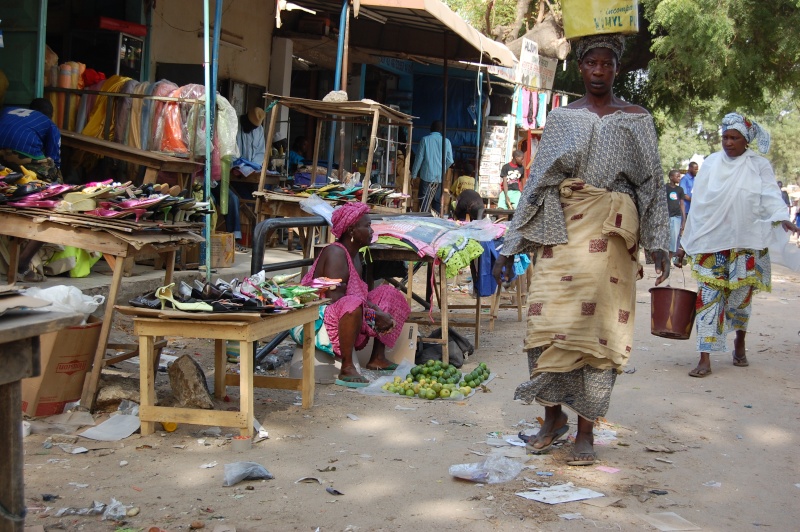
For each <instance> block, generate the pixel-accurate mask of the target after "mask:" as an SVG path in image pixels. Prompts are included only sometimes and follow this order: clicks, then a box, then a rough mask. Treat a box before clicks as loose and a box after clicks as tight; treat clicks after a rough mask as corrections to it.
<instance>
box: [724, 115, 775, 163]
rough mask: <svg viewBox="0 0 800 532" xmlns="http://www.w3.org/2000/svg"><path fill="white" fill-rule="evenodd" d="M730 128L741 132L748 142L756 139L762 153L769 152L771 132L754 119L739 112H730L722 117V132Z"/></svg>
mask: <svg viewBox="0 0 800 532" xmlns="http://www.w3.org/2000/svg"><path fill="white" fill-rule="evenodd" d="M729 129H735V130H736V131H738V132H739V133H741V134H742V136H743V137H744V139H745V140H746V141H747V143H748V144H750V143H751V142H753V141H756V145H757V146H758V151H760V152H761V153H767V152H768V151H769V144H770V135H769V132H768V131H767V130H766V129H764V128H763V127H761V126H760V125H758V124H757V123H756V122H754V121H753V120H750V119H749V118H746V117H744V116H742V115H740V114H738V113H728V114H726V115H725V118H723V119H722V132H723V133H725V132H726V131H727V130H729Z"/></svg>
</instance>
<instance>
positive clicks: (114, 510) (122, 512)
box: [103, 497, 131, 521]
mask: <svg viewBox="0 0 800 532" xmlns="http://www.w3.org/2000/svg"><path fill="white" fill-rule="evenodd" d="M128 508H131V507H130V506H125V505H124V504H122V503H121V502H119V501H118V500H117V499H115V498H114V497H111V503H110V504H109V505H108V506H106V511H105V512H103V521H106V520H108V519H110V520H112V521H121V520H122V519H124V518H125V517H127V514H128Z"/></svg>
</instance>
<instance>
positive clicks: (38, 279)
mask: <svg viewBox="0 0 800 532" xmlns="http://www.w3.org/2000/svg"><path fill="white" fill-rule="evenodd" d="M17 280H18V281H20V282H22V283H43V282H45V281H46V280H47V277H46V276H44V275H42V274H41V273H39V272H38V271H36V269H34V268H33V266H31V267H29V268H28V269H27V270H26V271H25V273H18V274H17Z"/></svg>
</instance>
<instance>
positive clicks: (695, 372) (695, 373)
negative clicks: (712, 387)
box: [689, 368, 711, 379]
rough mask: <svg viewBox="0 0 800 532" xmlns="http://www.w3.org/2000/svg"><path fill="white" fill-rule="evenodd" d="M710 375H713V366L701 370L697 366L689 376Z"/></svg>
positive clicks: (701, 377) (700, 376)
mask: <svg viewBox="0 0 800 532" xmlns="http://www.w3.org/2000/svg"><path fill="white" fill-rule="evenodd" d="M709 375H711V368H709V369H700V370H698V369H697V368H695V369H693V370H692V371H690V372H689V376H690V377H697V378H698V379H703V378H705V377H708V376H709Z"/></svg>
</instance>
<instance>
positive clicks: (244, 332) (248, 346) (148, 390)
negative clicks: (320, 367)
mask: <svg viewBox="0 0 800 532" xmlns="http://www.w3.org/2000/svg"><path fill="white" fill-rule="evenodd" d="M327 301H328V300H322V301H319V302H314V303H313V304H310V305H307V306H306V307H304V308H302V309H298V310H293V311H291V312H287V313H285V314H274V315H270V316H266V317H262V316H260V315H258V314H244V313H239V314H227V315H225V314H218V315H213V314H209V315H204V316H203V317H205V318H206V319H169V318H170V317H171V316H159V317H158V318H144V317H137V318H134V320H133V330H134V334H136V335H137V336H138V337H139V358H140V362H139V375H140V380H139V388H140V395H141V404H140V407H139V419H141V421H142V435H143V436H144V435H148V434H152V433H153V431H154V430H155V422H156V421H159V422H163V421H172V422H175V423H187V424H191V425H220V426H223V427H236V428H238V429H239V432H240V434H241V435H242V436H250V435H252V432H253V416H254V408H253V388H254V387H258V388H277V389H281V390H299V391H301V392H302V397H303V408H311V407H312V406H313V405H314V321H315V320H316V319H317V318H318V317H319V305H320V304H324V303H327ZM186 316H190V317H194V316H195V315H192V314H188V313H187V314H186ZM165 317H166V318H167V319H164V318H165ZM198 318H200V316H199V315H198ZM209 318H216V319H209ZM223 319H227V320H231V319H234V320H236V321H222V320H223ZM301 324H302V325H303V338H304V341H303V377H302V378H301V379H290V378H283V377H265V376H255V377H254V376H253V360H254V359H253V355H254V353H253V342H255V341H256V340H259V339H261V338H266V337H268V336H273V335H275V334H278V333H280V332H283V331H285V330H287V329H290V328H292V327H296V326H297V325H301ZM159 336H182V337H186V338H213V339H214V396H215V397H217V398H218V399H222V398H223V397H225V387H226V386H239V390H240V399H239V411H238V412H227V411H226V412H221V411H217V410H200V409H192V408H173V407H165V406H155V404H156V394H155V372H154V369H153V365H154V364H153V347H154V343H155V339H156V337H159ZM226 340H238V341H239V374H238V375H237V374H231V373H227V372H226V364H225V362H226V355H225V341H226Z"/></svg>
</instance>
